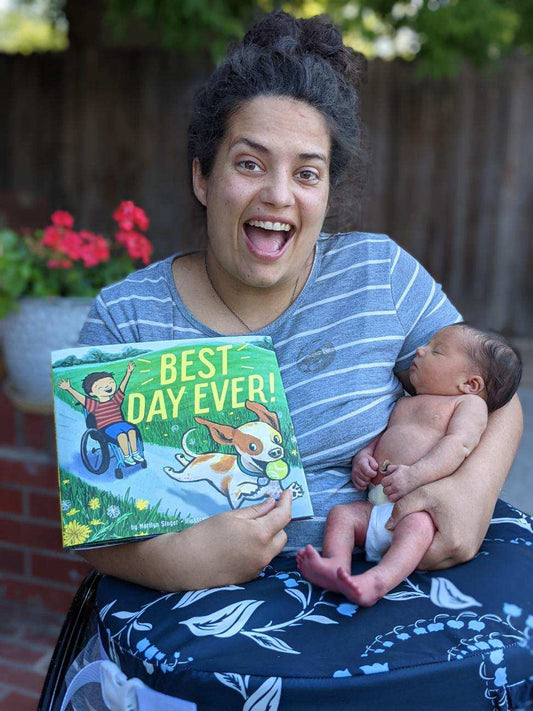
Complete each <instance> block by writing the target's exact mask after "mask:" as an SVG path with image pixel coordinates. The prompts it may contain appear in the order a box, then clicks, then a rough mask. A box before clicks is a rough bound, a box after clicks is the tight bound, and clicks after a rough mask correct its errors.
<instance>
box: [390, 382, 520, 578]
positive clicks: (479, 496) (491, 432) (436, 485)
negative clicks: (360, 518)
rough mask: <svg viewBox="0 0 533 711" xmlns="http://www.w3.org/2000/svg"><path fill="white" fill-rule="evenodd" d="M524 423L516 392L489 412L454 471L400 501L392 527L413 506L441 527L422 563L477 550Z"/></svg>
mask: <svg viewBox="0 0 533 711" xmlns="http://www.w3.org/2000/svg"><path fill="white" fill-rule="evenodd" d="M522 429H523V419H522V408H521V406H520V401H519V400H518V397H517V396H516V395H515V396H514V397H513V399H512V400H511V401H510V402H509V403H508V404H507V405H505V407H502V408H501V409H499V410H497V411H496V412H493V413H492V414H491V415H489V421H488V425H487V429H486V430H485V432H484V433H483V435H482V437H481V439H480V442H479V444H478V446H477V447H476V448H475V449H474V451H473V452H472V454H471V455H470V456H469V457H468V459H466V460H465V461H464V462H463V464H462V465H461V466H460V467H459V469H457V471H456V472H455V473H454V474H452V475H451V476H449V477H447V478H445V479H441V480H439V481H435V482H432V483H431V484H427V485H425V486H421V487H420V488H418V489H416V490H415V491H413V492H411V493H410V494H407V495H406V496H404V497H403V498H402V499H400V501H398V502H397V503H396V504H395V506H394V511H393V513H392V516H391V521H392V527H394V526H395V525H396V524H397V523H398V521H400V519H402V518H404V516H406V515H407V514H409V513H413V512H414V511H427V512H428V513H429V514H430V515H431V517H432V518H433V521H434V523H435V526H436V527H437V533H436V534H435V538H434V539H433V543H432V544H431V546H430V547H429V549H428V551H427V553H426V555H425V556H424V558H423V559H422V561H421V563H420V566H419V567H420V568H422V569H430V570H437V569H440V568H449V567H450V566H452V565H456V564H457V563H464V562H466V561H467V560H470V559H471V558H473V557H474V555H475V554H476V553H477V551H478V550H479V547H480V545H481V543H482V541H483V538H484V536H485V534H486V532H487V528H488V527H489V524H490V519H491V517H492V513H493V511H494V506H495V504H496V500H497V498H498V496H499V494H500V491H501V489H502V486H503V484H504V482H505V479H506V477H507V474H508V472H509V469H510V468H511V464H512V462H513V459H514V456H515V454H516V450H517V449H518V445H519V443H520V438H521V436H522Z"/></svg>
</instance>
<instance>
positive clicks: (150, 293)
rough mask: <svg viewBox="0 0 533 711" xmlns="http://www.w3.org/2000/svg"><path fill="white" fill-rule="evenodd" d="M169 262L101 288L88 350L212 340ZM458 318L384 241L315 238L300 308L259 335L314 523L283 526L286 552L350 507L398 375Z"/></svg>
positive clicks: (315, 537)
mask: <svg viewBox="0 0 533 711" xmlns="http://www.w3.org/2000/svg"><path fill="white" fill-rule="evenodd" d="M174 258H176V255H174V256H173V257H169V258H168V259H165V260H163V261H161V262H157V263H155V264H152V265H150V266H149V267H147V268H145V269H142V270H141V271H138V272H135V273H134V274H132V275H130V276H129V277H127V278H126V279H124V280H123V281H121V282H119V283H118V284H113V285H112V286H108V287H106V288H105V289H103V290H102V292H101V294H100V295H99V296H98V297H97V299H96V301H95V302H94V304H93V307H92V310H91V313H90V314H89V318H88V320H87V322H86V324H85V326H84V327H83V330H82V332H81V335H80V342H81V343H82V344H86V345H103V344H107V343H117V342H124V343H128V342H133V341H157V340H167V339H182V338H199V337H205V336H220V335H224V334H220V333H217V332H216V331H213V330H212V329H210V328H207V327H206V326H205V325H204V324H202V323H200V322H199V321H197V320H196V319H195V318H194V316H193V315H192V314H191V313H190V312H189V310H188V309H187V307H186V306H185V305H184V303H183V302H182V300H181V299H180V296H179V294H178V292H177V290H176V287H175V285H174V281H173V277H172V270H171V265H172V261H173V259H174ZM458 320H460V317H459V314H458V313H457V311H456V310H455V308H454V307H453V306H452V305H451V303H450V302H449V301H448V299H447V298H446V296H445V295H444V294H443V292H442V291H441V288H440V286H439V285H438V284H436V283H435V281H434V280H433V279H432V278H431V277H430V276H429V274H428V273H427V272H426V271H425V269H424V268H423V267H422V266H420V264H419V263H418V262H417V261H416V260H415V259H413V257H411V256H410V255H409V254H408V253H407V252H405V251H404V250H403V249H401V248H400V247H399V246H398V245H397V244H395V243H394V242H393V241H392V240H391V239H389V238H388V237H387V236H385V235H379V234H366V233H357V232H355V233H345V234H321V235H320V237H319V240H318V242H317V248H316V252H315V259H314V264H313V268H312V271H311V274H310V276H309V278H308V280H307V283H306V285H305V287H304V288H303V290H302V291H301V293H300V295H299V296H298V298H297V299H296V300H295V301H294V302H293V303H292V304H291V306H290V307H289V308H288V309H287V310H286V311H285V312H284V313H283V314H282V315H281V316H280V317H279V318H278V319H276V320H275V321H273V322H272V323H271V324H269V325H268V326H266V327H265V328H263V329H261V331H260V333H261V334H265V335H269V336H271V338H272V340H273V343H274V347H275V349H276V353H277V357H278V360H279V364H280V367H281V375H282V379H283V382H284V385H285V390H286V393H287V399H288V402H289V406H290V409H291V413H292V417H293V421H294V427H295V430H296V436H297V439H298V444H299V448H300V451H301V454H302V460H303V464H304V469H305V472H306V476H307V481H308V484H309V489H310V493H311V499H312V502H313V508H314V511H315V517H314V519H312V520H310V521H293V522H292V523H291V524H289V526H288V528H287V533H288V534H289V541H288V543H287V547H286V552H292V551H294V550H295V549H296V548H299V547H301V546H302V545H305V544H306V543H312V544H313V545H315V546H317V547H321V543H322V534H323V529H324V522H325V518H326V516H327V513H328V511H329V510H330V509H331V507H332V506H334V505H335V504H339V503H346V502H348V501H353V500H355V499H358V498H365V496H366V495H365V492H359V491H356V490H355V489H354V488H353V486H352V484H351V480H350V472H351V460H352V457H353V455H354V454H355V453H356V452H357V451H359V450H360V449H361V448H362V447H364V446H365V444H367V443H368V442H369V441H370V440H371V439H373V438H374V437H375V436H376V435H377V434H379V433H380V432H381V431H383V430H384V429H385V427H386V426H387V422H388V419H389V416H390V414H391V411H392V408H393V407H394V403H395V402H396V400H397V399H398V398H399V397H400V396H401V395H402V392H403V391H402V386H401V384H400V382H399V380H398V379H397V378H396V376H395V372H399V371H402V370H405V369H406V368H408V367H409V365H410V363H411V360H412V357H413V354H414V351H415V349H416V348H417V347H418V346H420V345H423V344H424V343H426V342H427V341H428V340H429V339H430V338H431V336H432V335H433V334H434V333H435V331H437V330H438V329H440V328H442V327H444V326H446V325H449V324H450V323H454V322H456V321H458Z"/></svg>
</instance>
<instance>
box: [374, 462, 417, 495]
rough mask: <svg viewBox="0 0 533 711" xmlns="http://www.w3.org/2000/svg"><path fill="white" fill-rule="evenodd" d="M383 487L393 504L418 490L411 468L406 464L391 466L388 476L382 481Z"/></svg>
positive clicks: (388, 469)
mask: <svg viewBox="0 0 533 711" xmlns="http://www.w3.org/2000/svg"><path fill="white" fill-rule="evenodd" d="M381 485H382V486H383V491H384V492H385V494H386V495H387V496H388V497H389V499H390V500H391V501H393V502H396V501H398V500H399V499H401V498H402V496H405V495H406V494H408V493H409V492H411V491H414V490H415V489H416V488H417V484H416V481H415V477H414V476H413V474H412V472H411V467H408V466H406V465H405V464H390V465H389V466H388V468H387V474H386V476H384V477H383V479H382V480H381Z"/></svg>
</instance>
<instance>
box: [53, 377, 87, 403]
mask: <svg viewBox="0 0 533 711" xmlns="http://www.w3.org/2000/svg"><path fill="white" fill-rule="evenodd" d="M57 387H58V388H59V389H60V390H66V391H67V393H69V394H70V395H72V397H73V398H74V399H75V400H77V401H78V402H79V403H80V405H83V406H85V395H82V394H81V393H79V392H78V391H77V390H74V388H73V387H72V385H71V384H70V380H60V381H59V382H58V383H57Z"/></svg>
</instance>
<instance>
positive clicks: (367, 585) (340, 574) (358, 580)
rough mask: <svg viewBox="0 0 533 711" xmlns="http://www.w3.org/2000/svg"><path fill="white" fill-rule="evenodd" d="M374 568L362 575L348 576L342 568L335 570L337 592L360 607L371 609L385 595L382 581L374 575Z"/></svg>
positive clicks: (385, 591) (385, 590)
mask: <svg viewBox="0 0 533 711" xmlns="http://www.w3.org/2000/svg"><path fill="white" fill-rule="evenodd" d="M374 570H375V569H374V568H371V569H370V570H367V572H366V573H363V574H362V575H349V573H347V572H346V570H344V568H341V567H339V568H338V570H337V586H338V590H339V592H342V593H343V595H346V597H347V598H348V599H349V600H351V601H352V602H355V603H357V604H358V605H361V606H362V607H371V606H372V605H375V604H376V602H377V601H378V600H381V598H382V597H383V596H384V595H386V594H387V592H388V590H387V589H386V587H385V585H384V583H383V581H382V580H381V578H380V576H379V575H376V574H375V572H374Z"/></svg>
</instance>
